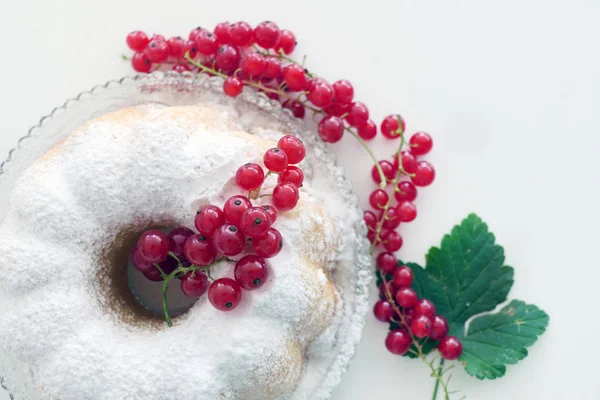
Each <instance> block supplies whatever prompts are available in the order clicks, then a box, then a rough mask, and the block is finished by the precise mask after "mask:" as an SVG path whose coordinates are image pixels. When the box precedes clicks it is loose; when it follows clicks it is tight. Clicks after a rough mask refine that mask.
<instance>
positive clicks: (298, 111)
mask: <svg viewBox="0 0 600 400" xmlns="http://www.w3.org/2000/svg"><path fill="white" fill-rule="evenodd" d="M283 108H287V109H288V110H290V111H291V112H292V114H294V117H296V118H304V114H305V112H306V111H305V109H304V106H303V105H302V103H300V102H299V101H296V100H286V101H285V102H284V103H283Z"/></svg>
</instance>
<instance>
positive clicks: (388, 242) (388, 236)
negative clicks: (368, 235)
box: [381, 230, 403, 252]
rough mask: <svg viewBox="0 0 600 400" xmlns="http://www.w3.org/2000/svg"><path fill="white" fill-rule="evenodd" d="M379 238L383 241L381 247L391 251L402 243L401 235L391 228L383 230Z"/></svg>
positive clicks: (398, 247)
mask: <svg viewBox="0 0 600 400" xmlns="http://www.w3.org/2000/svg"><path fill="white" fill-rule="evenodd" d="M381 240H382V243H383V248H384V249H386V250H387V251H391V252H394V251H398V250H400V248H401V247H402V243H403V240H402V236H400V234H399V233H398V232H396V231H393V230H389V231H385V232H384V233H383V234H382V235H381Z"/></svg>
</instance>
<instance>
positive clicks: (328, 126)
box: [318, 115, 344, 143]
mask: <svg viewBox="0 0 600 400" xmlns="http://www.w3.org/2000/svg"><path fill="white" fill-rule="evenodd" d="M318 129H319V136H320V137H321V139H322V140H323V141H324V142H328V143H336V142H339V141H340V139H341V138H342V136H343V134H344V121H342V119H341V118H340V117H334V116H333V115H328V116H327V117H325V118H323V119H322V120H321V121H320V122H319V126H318Z"/></svg>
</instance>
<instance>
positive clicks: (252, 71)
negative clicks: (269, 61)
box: [240, 53, 267, 78]
mask: <svg viewBox="0 0 600 400" xmlns="http://www.w3.org/2000/svg"><path fill="white" fill-rule="evenodd" d="M266 67H267V65H266V62H265V57H264V56H262V55H260V54H258V53H250V54H248V55H246V56H244V58H242V62H241V63H240V68H241V69H242V71H244V72H245V73H246V74H248V76H251V77H253V78H258V77H260V76H261V75H262V74H263V73H264V72H265V69H266Z"/></svg>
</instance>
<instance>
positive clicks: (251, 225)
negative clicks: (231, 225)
mask: <svg viewBox="0 0 600 400" xmlns="http://www.w3.org/2000/svg"><path fill="white" fill-rule="evenodd" d="M271 224H272V221H271V218H269V214H268V213H267V212H266V211H265V210H264V209H263V208H262V207H250V208H249V209H247V210H246V212H245V213H244V215H242V222H241V223H240V228H242V232H244V234H245V235H246V236H249V237H251V238H255V237H260V236H264V235H265V234H266V233H267V231H268V230H269V228H270V227H271Z"/></svg>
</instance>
